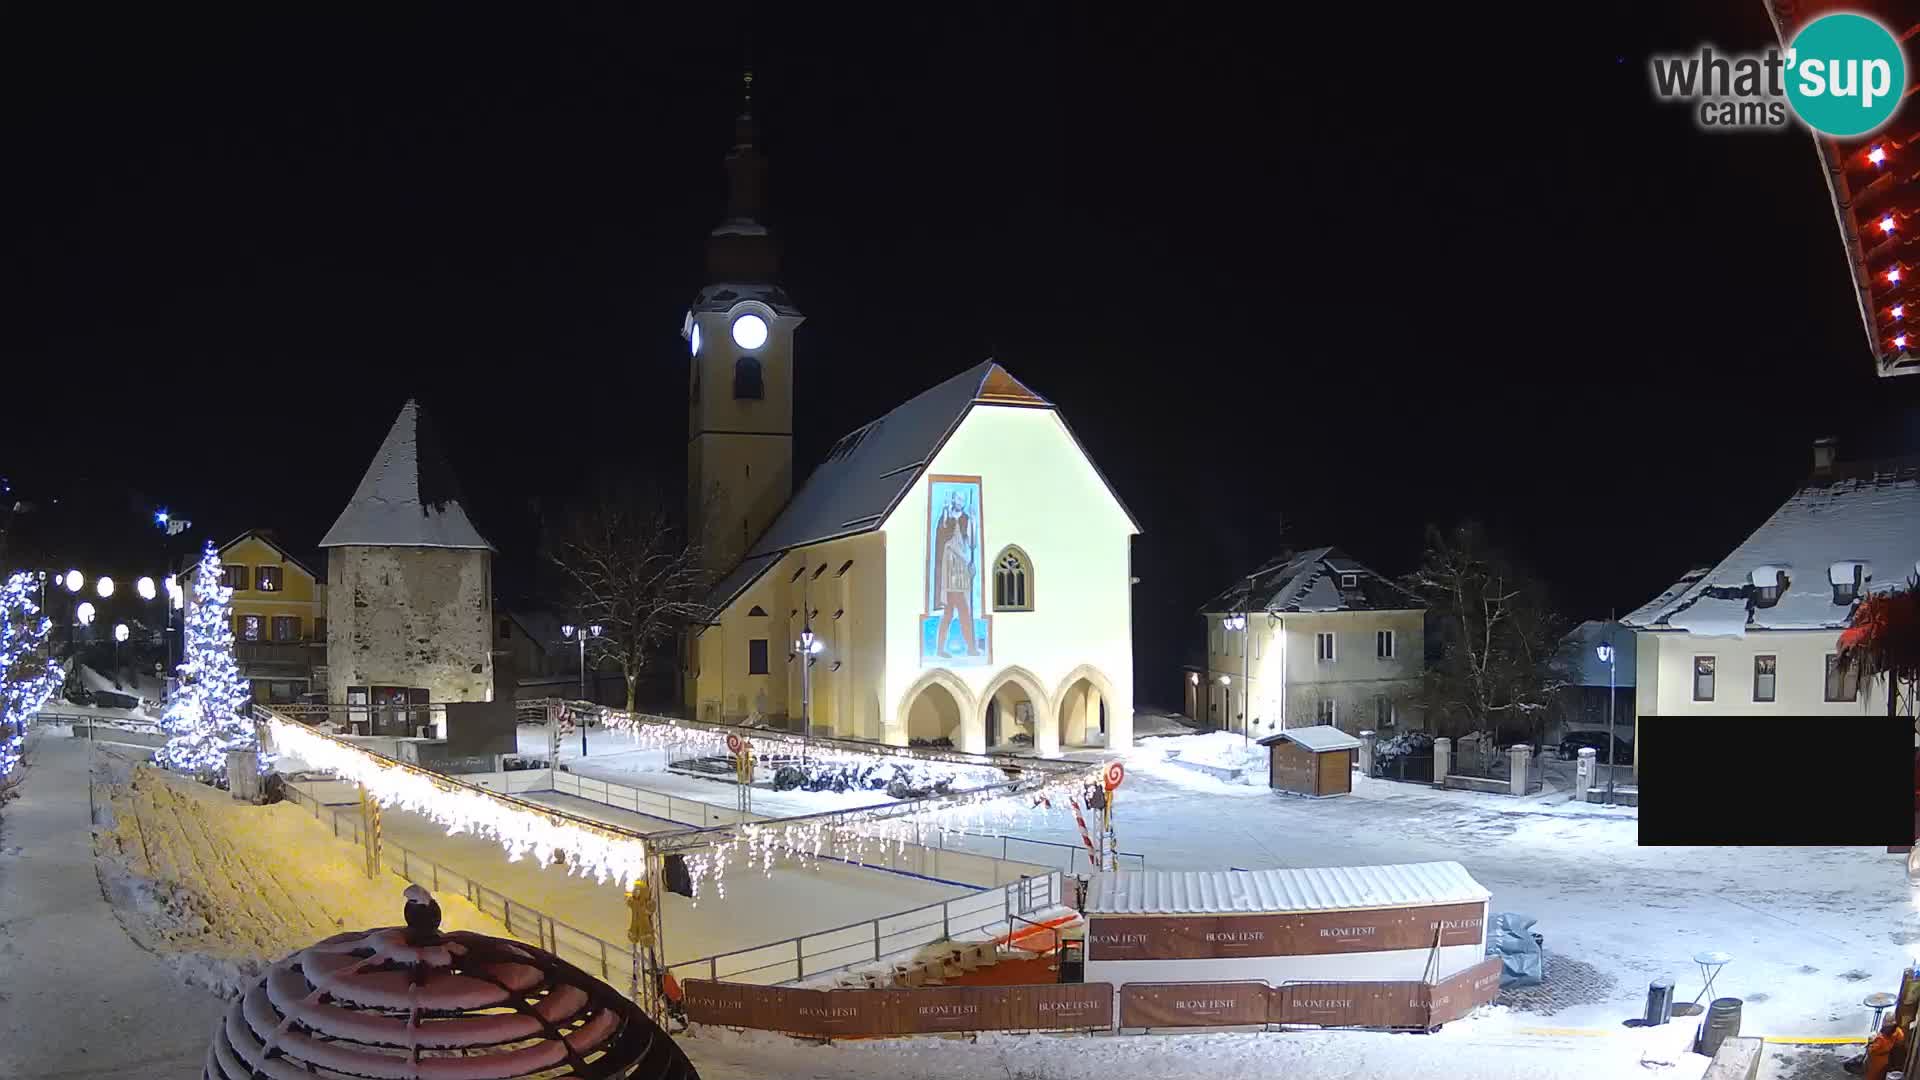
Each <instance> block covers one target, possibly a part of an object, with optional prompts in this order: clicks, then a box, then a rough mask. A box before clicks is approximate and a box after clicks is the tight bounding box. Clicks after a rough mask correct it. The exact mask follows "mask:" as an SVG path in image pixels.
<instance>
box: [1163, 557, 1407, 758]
mask: <svg viewBox="0 0 1920 1080" xmlns="http://www.w3.org/2000/svg"><path fill="white" fill-rule="evenodd" d="M1201 616H1202V617H1203V618H1204V619H1205V620H1206V624H1207V663H1206V669H1205V671H1204V672H1202V671H1192V672H1189V673H1188V684H1187V708H1188V710H1189V715H1191V716H1193V718H1194V719H1196V720H1200V721H1201V722H1203V723H1205V724H1207V725H1208V726H1210V727H1215V728H1220V729H1222V730H1226V731H1244V730H1246V726H1247V723H1248V721H1249V719H1250V720H1251V727H1252V735H1253V737H1254V738H1262V737H1265V736H1268V735H1272V734H1274V733H1275V732H1278V731H1282V730H1285V729H1287V728H1294V727H1304V726H1307V725H1312V724H1328V725H1331V726H1333V727H1337V728H1339V729H1341V730H1342V731H1345V732H1348V733H1349V734H1355V733H1358V732H1360V731H1368V730H1371V731H1385V730H1405V729H1407V728H1418V727H1423V726H1425V719H1424V717H1425V714H1424V713H1423V712H1422V711H1421V710H1420V709H1419V708H1418V707H1417V705H1415V704H1414V699H1415V697H1416V695H1417V691H1418V690H1419V688H1420V680H1421V678H1422V676H1423V675H1424V674H1425V673H1426V649H1427V645H1426V638H1427V635H1426V607H1425V605H1424V604H1422V603H1421V602H1420V600H1419V598H1418V597H1415V596H1414V595H1413V594H1411V593H1409V592H1407V591H1406V590H1405V589H1402V588H1401V587H1400V586H1399V585H1396V584H1395V583H1394V582H1393V581H1391V580H1389V579H1388V578H1386V577H1383V576H1382V575H1380V574H1377V573H1375V572H1374V571H1372V570H1370V569H1368V568H1367V567H1366V566H1364V565H1362V564H1361V563H1360V562H1359V561H1357V560H1355V559H1353V558H1351V557H1349V556H1348V555H1347V554H1346V553H1345V552H1343V551H1341V550H1340V549H1339V548H1332V547H1321V548H1310V549H1308V550H1305V551H1300V552H1288V553H1285V554H1282V555H1281V556H1279V557H1278V558H1275V559H1272V560H1269V561H1268V562H1266V563H1265V564H1263V565H1261V566H1260V567H1259V568H1257V569H1255V570H1254V571H1253V572H1252V573H1251V574H1247V575H1245V576H1243V577H1241V578H1240V579H1239V580H1238V581H1236V582H1234V583H1233V584H1232V585H1231V586H1229V587H1228V588H1227V589H1226V590H1224V591H1223V592H1221V593H1220V594H1219V595H1218V596H1215V597H1214V598H1213V599H1212V600H1209V601H1208V602H1207V604H1206V606H1205V607H1204V608H1203V609H1202V611H1201Z"/></svg>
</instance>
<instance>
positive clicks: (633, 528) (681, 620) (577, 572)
mask: <svg viewBox="0 0 1920 1080" xmlns="http://www.w3.org/2000/svg"><path fill="white" fill-rule="evenodd" d="M671 505H672V503H671V502H670V501H669V500H668V499H666V498H664V497H662V495H661V494H660V493H658V492H657V491H655V490H653V489H652V488H651V487H649V486H647V485H645V484H641V485H638V486H636V485H635V484H633V483H632V482H631V481H628V482H625V483H622V482H619V481H614V480H611V479H609V480H608V481H606V482H603V483H601V484H600V485H599V487H598V489H597V490H596V491H595V492H594V494H592V495H590V496H589V497H587V498H586V499H583V500H581V501H579V502H578V503H576V504H574V505H573V506H571V507H569V508H567V509H565V510H563V511H562V512H561V513H560V514H559V515H557V518H556V520H554V521H552V522H551V524H550V526H549V528H548V530H547V534H546V537H545V542H544V545H543V547H544V552H545V556H546V559H547V561H549V562H550V563H551V564H552V565H554V566H555V567H557V568H558V569H559V571H560V575H561V579H562V581H563V582H564V583H565V589H566V593H567V603H568V606H569V608H570V609H571V610H572V612H573V613H574V619H575V622H576V623H578V624H579V625H582V626H585V625H596V624H597V625H598V626H600V627H601V636H600V637H598V638H590V639H588V642H587V658H588V661H589V663H592V664H594V665H596V666H597V665H598V664H599V663H600V662H601V661H602V660H605V659H612V660H613V661H614V663H615V664H616V665H617V666H618V667H619V668H620V672H621V674H622V675H623V676H624V677H625V679H626V683H627V709H628V710H629V711H631V710H632V709H633V707H634V698H635V694H636V692H637V690H638V687H639V684H640V678H641V676H642V675H643V674H644V673H645V671H646V669H647V666H648V664H649V663H650V662H651V661H652V660H654V659H655V658H656V657H658V656H660V655H661V654H662V653H663V652H671V650H672V648H673V645H674V643H675V642H676V641H677V640H678V639H679V636H680V633H681V631H683V630H684V629H685V628H686V627H688V626H689V625H691V624H693V623H696V622H702V621H705V620H706V619H708V618H709V617H710V616H711V611H710V609H709V608H708V606H707V604H706V602H705V598H706V591H707V587H708V585H709V584H710V583H711V577H710V575H709V574H708V573H707V572H706V570H705V569H704V567H703V564H702V553H701V549H700V547H699V545H697V544H691V543H688V542H687V541H686V539H685V531H684V529H683V528H682V526H681V522H680V515H679V514H678V513H677V512H675V511H674V510H672V509H669V507H670V506H671Z"/></svg>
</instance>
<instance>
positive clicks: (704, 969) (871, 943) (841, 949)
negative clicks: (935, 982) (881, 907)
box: [667, 871, 1065, 985]
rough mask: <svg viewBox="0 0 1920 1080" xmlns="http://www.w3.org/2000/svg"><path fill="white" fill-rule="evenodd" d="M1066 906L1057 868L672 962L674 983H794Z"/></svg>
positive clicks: (1005, 928)
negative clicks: (992, 886)
mask: <svg viewBox="0 0 1920 1080" xmlns="http://www.w3.org/2000/svg"><path fill="white" fill-rule="evenodd" d="M1063 903H1065V901H1064V900H1062V899H1061V887H1060V873H1059V871H1053V872H1050V873H1045V874H1040V875H1037V876H1033V877H1023V878H1021V879H1020V880H1019V881H1016V882H1013V883H1011V884H1009V885H1004V886H1002V887H1000V888H996V889H987V890H983V891H981V892H977V893H972V894H970V895H967V896H956V897H954V898H952V899H950V900H942V901H940V902H938V903H934V904H927V905H925V906H923V907H917V908H913V909H910V910H908V911H902V912H899V913H897V914H893V915H881V916H878V917H876V918H872V919H866V920H863V921H861V922H857V923H848V924H847V925H845V926H838V927H834V928H833V929H831V930H818V931H815V932H813V933H810V934H799V935H796V936H794V937H790V938H785V939H782V940H780V941H775V942H770V943H768V944H766V945H755V946H751V947H749V948H745V949H734V950H732V951H730V952H724V953H716V954H715V955H713V956H703V957H701V958H699V959H698V960H683V961H681V962H679V963H676V964H668V965H667V970H669V971H671V972H672V973H673V976H674V978H675V979H678V980H680V981H682V982H684V981H685V980H687V979H715V980H718V979H726V980H728V981H730V982H746V983H759V984H762V985H766V984H772V983H785V982H794V981H797V980H800V979H808V978H812V977H814V976H816V975H824V974H828V973H830V972H834V971H843V970H845V969H847V968H851V967H859V966H860V965H862V964H878V963H880V962H882V961H884V960H886V959H887V958H888V957H891V956H897V955H899V954H901V953H907V952H911V951H912V950H914V949H919V948H924V947H926V946H928V945H934V944H938V943H939V942H942V941H949V940H952V939H953V938H955V937H958V936H960V935H965V934H975V935H979V934H985V935H987V936H990V937H995V938H998V937H1001V936H1004V935H1006V934H1011V933H1013V932H1014V930H1015V928H1016V927H1015V921H1016V918H1017V917H1018V916H1021V915H1031V914H1034V913H1036V912H1041V911H1045V910H1047V909H1049V908H1052V907H1056V906H1059V905H1061V904H1063Z"/></svg>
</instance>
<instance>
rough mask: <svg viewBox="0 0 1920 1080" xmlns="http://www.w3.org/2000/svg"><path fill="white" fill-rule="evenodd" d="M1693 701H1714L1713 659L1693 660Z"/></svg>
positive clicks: (1696, 658) (1697, 658)
mask: <svg viewBox="0 0 1920 1080" xmlns="http://www.w3.org/2000/svg"><path fill="white" fill-rule="evenodd" d="M1693 700H1695V701H1712V700H1713V657H1711V656H1696V657H1694V658H1693Z"/></svg>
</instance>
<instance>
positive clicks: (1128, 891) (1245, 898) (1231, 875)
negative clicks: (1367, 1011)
mask: <svg viewBox="0 0 1920 1080" xmlns="http://www.w3.org/2000/svg"><path fill="white" fill-rule="evenodd" d="M1491 895H1492V894H1491V893H1489V892H1487V889H1486V887H1485V886H1483V885H1481V884H1480V883H1479V882H1477V881H1475V880H1473V877H1472V876H1471V875H1469V874H1468V873H1467V868H1466V867H1464V866H1462V865H1460V864H1459V863H1457V862H1429V863H1402V864H1399V865H1394V866H1313V867H1299V868H1289V869H1282V870H1115V871H1112V872H1109V873H1104V874H1096V875H1095V876H1094V879H1093V885H1092V887H1091V888H1090V889H1088V890H1087V908H1086V911H1087V914H1089V915H1186V914H1195V915H1224V914H1237V913H1241V912H1289V911H1340V910H1351V909H1356V908H1381V907H1405V906H1410V905H1427V904H1463V903H1474V902H1478V901H1481V900H1485V899H1487V898H1488V897H1489V896H1491Z"/></svg>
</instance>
